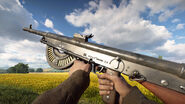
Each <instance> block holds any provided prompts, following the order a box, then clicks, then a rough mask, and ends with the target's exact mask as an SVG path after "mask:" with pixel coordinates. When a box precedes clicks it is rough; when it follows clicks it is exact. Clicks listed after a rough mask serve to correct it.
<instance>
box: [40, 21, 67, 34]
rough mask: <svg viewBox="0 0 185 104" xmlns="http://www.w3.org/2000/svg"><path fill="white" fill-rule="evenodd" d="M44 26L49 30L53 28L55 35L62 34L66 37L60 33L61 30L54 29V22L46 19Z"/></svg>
mask: <svg viewBox="0 0 185 104" xmlns="http://www.w3.org/2000/svg"><path fill="white" fill-rule="evenodd" d="M44 25H45V26H46V27H47V28H51V29H52V30H53V31H54V32H55V33H57V34H60V35H64V34H63V33H62V32H60V31H59V30H57V29H55V28H54V25H53V22H52V21H51V20H50V19H48V18H46V20H45V22H44Z"/></svg>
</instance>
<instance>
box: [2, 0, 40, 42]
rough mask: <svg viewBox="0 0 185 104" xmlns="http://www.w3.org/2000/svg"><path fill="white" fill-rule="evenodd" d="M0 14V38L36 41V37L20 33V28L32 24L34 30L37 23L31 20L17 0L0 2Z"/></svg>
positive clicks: (29, 14)
mask: <svg viewBox="0 0 185 104" xmlns="http://www.w3.org/2000/svg"><path fill="white" fill-rule="evenodd" d="M0 14H1V16H0V23H1V25H0V36H1V37H7V38H11V39H12V40H22V39H29V40H36V39H37V36H34V35H30V34H29V33H26V32H24V31H22V28H23V27H26V26H29V24H33V27H34V28H36V27H37V26H38V22H37V21H36V20H35V19H33V16H32V14H31V13H29V12H28V11H27V10H26V9H24V8H23V6H22V5H21V3H20V2H19V0H1V1H0ZM2 24H3V25H2Z"/></svg>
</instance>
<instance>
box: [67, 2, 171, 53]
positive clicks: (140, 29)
mask: <svg viewBox="0 0 185 104" xmlns="http://www.w3.org/2000/svg"><path fill="white" fill-rule="evenodd" d="M143 3H144V2H143V1H137V0H132V1H130V3H129V4H128V3H126V2H125V1H122V2H121V4H120V6H119V7H117V6H115V5H114V4H113V3H112V0H106V1H105V0H100V1H99V2H96V1H91V2H89V8H88V9H85V10H75V11H74V12H72V13H71V14H69V15H66V19H67V20H68V21H69V22H70V23H72V24H73V25H75V26H78V27H80V26H83V27H85V31H84V32H83V33H87V34H90V33H92V34H94V35H95V36H94V37H93V40H94V41H96V42H98V43H104V44H105V45H109V46H116V47H117V48H124V49H129V50H133V49H135V48H138V49H146V48H154V47H156V46H160V45H162V44H163V43H164V42H165V41H166V39H168V38H170V37H171V33H170V32H169V31H168V30H167V29H166V28H165V27H164V26H157V25H155V24H152V23H151V21H149V20H144V19H142V18H141V17H140V13H141V12H144V11H145V9H146V8H145V6H143ZM141 5H142V6H141Z"/></svg>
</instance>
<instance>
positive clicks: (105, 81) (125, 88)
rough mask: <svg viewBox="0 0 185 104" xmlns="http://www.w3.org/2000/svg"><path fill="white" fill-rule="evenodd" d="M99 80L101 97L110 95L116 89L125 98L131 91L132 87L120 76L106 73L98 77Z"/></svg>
mask: <svg viewBox="0 0 185 104" xmlns="http://www.w3.org/2000/svg"><path fill="white" fill-rule="evenodd" d="M98 78H99V80H98V82H99V93H100V95H107V94H110V91H111V90H113V87H114V88H115V90H116V91H117V92H118V93H119V95H120V97H122V98H124V97H125V96H126V95H127V94H128V93H129V92H130V90H131V86H130V85H129V84H128V83H127V82H126V81H125V80H123V79H122V78H121V77H119V76H114V75H109V74H107V73H104V74H102V75H98Z"/></svg>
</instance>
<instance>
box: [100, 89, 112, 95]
mask: <svg viewBox="0 0 185 104" xmlns="http://www.w3.org/2000/svg"><path fill="white" fill-rule="evenodd" d="M99 94H100V95H101V96H102V95H108V94H110V91H105V90H100V91H99Z"/></svg>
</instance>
